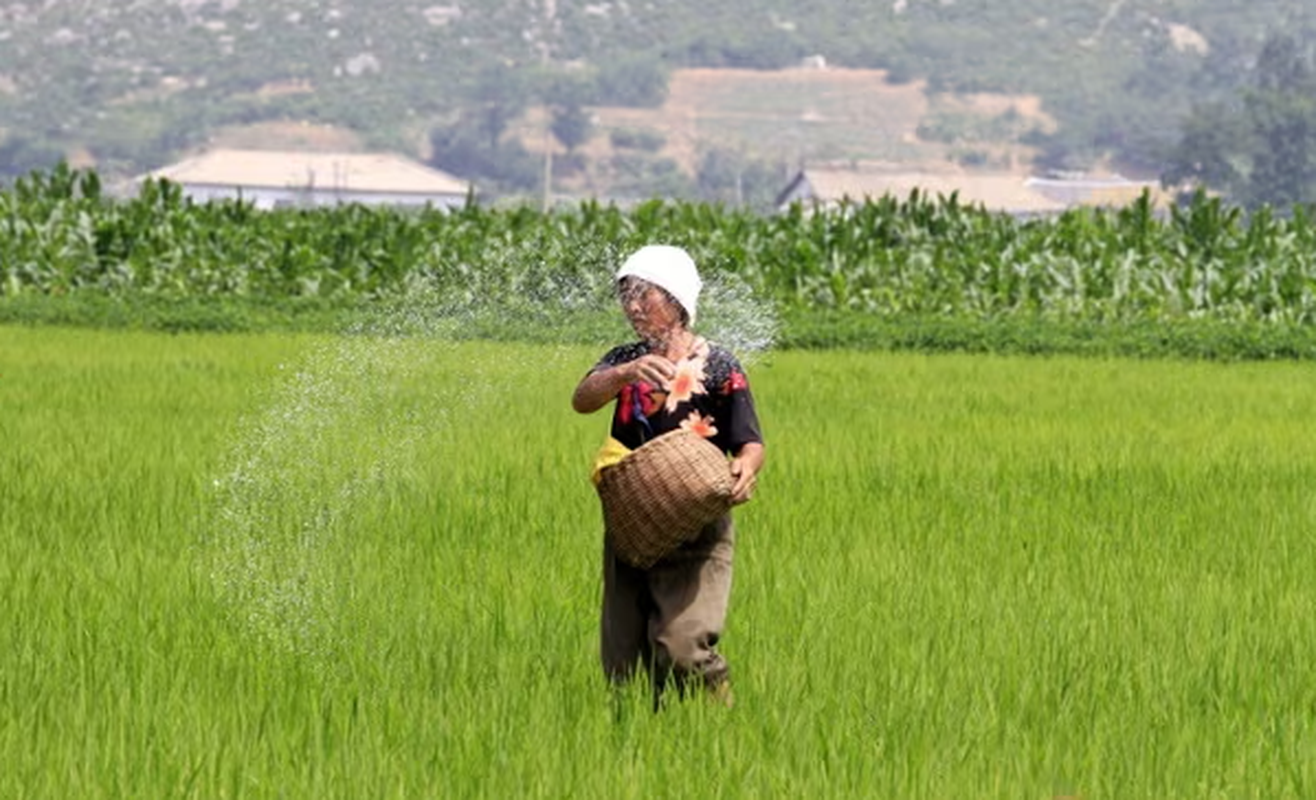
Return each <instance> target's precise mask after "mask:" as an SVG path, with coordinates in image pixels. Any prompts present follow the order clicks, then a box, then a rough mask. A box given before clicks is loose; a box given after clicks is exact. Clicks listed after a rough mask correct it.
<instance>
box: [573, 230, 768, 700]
mask: <svg viewBox="0 0 1316 800" xmlns="http://www.w3.org/2000/svg"><path fill="white" fill-rule="evenodd" d="M701 286H702V282H701V280H700V278H699V272H698V270H696V268H695V264H694V261H693V260H691V258H690V256H689V255H688V254H687V253H686V252H685V251H684V250H682V249H681V248H678V247H670V246H665V245H650V246H647V247H643V248H641V249H639V250H638V251H636V252H635V253H634V254H632V255H631V256H630V257H629V258H628V259H626V261H625V263H623V264H622V266H621V269H620V270H618V272H617V284H616V288H617V295H618V298H619V299H620V301H621V306H622V310H623V311H624V312H625V314H626V317H627V319H628V320H629V321H630V324H631V327H632V328H634V329H635V333H636V334H637V335H638V336H639V338H640V340H639V341H637V342H634V343H632V344H625V345H621V346H619V347H615V348H613V349H612V350H610V351H608V353H606V354H605V355H604V356H603V358H602V359H600V361H599V362H598V363H597V364H596V365H595V366H594V367H593V369H591V370H590V371H589V373H588V374H587V375H586V376H585V377H584V379H582V380H581V382H580V384H579V385H578V386H577V387H576V391H575V394H574V395H573V397H572V399H571V405H572V407H573V408H574V409H575V410H576V411H577V412H579V413H581V414H591V413H593V412H595V411H598V410H599V409H600V408H603V407H604V406H605V405H607V404H608V403H610V402H611V401H612V400H613V399H616V400H617V403H616V406H615V408H614V410H613V414H612V437H613V438H614V439H616V440H617V441H618V442H620V443H621V444H623V445H625V446H626V447H627V448H630V449H635V448H637V447H639V446H640V445H641V444H643V443H644V442H646V441H648V440H650V439H653V438H655V437H657V436H661V435H663V434H665V433H669V432H671V431H674V430H677V429H682V428H684V429H688V430H693V431H695V432H697V433H699V434H700V435H701V436H704V437H706V438H708V439H709V440H710V441H712V443H713V444H715V445H717V447H718V448H719V449H720V450H722V451H723V452H724V453H727V454H728V455H730V456H731V462H730V468H731V473H732V476H733V479H734V488H733V489H732V498H731V500H732V504H733V505H734V504H740V503H744V502H746V501H747V500H749V499H750V497H751V496H752V495H753V493H754V485H755V479H756V476H757V475H758V472H759V470H760V469H761V468H762V466H763V438H762V435H761V434H760V432H759V421H758V416H757V414H756V413H755V411H754V400H753V397H752V396H751V394H750V391H749V384H748V383H747V382H746V380H745V374H744V372H743V371H742V370H741V367H740V363H739V362H738V361H737V360H736V357H735V356H734V355H732V354H731V353H730V352H728V351H727V350H726V349H724V348H722V347H720V346H718V345H716V344H713V343H711V342H708V341H706V340H705V339H703V338H702V337H700V336H697V335H696V334H695V333H694V332H693V331H692V329H691V327H692V325H693V324H694V321H695V310H696V305H697V302H698V299H699V290H700V288H701ZM733 542H734V537H733V532H732V523H731V515H730V513H727V514H725V515H723V516H722V517H721V518H719V519H717V520H714V521H713V522H712V523H710V524H708V525H706V526H705V527H704V528H703V530H702V531H701V532H700V533H699V535H698V536H696V537H695V538H694V539H692V540H690V541H688V542H686V543H685V544H683V545H681V546H680V547H679V548H678V549H677V550H676V551H675V552H673V553H671V554H670V555H668V556H666V557H665V558H663V559H661V560H660V561H658V562H657V563H655V564H654V565H653V566H652V567H650V568H648V569H639V568H636V567H633V566H631V565H629V564H627V563H626V562H624V561H622V560H619V559H618V557H617V556H616V554H615V553H614V552H613V549H612V546H611V544H610V543H609V541H608V537H606V536H605V537H604V547H603V614H602V624H601V632H602V641H601V655H602V659H603V671H604V674H605V675H606V676H607V677H608V679H609V680H610V681H611V682H612V683H613V684H614V685H620V684H623V683H625V682H626V681H627V680H628V679H629V678H631V677H632V675H633V674H634V673H635V670H636V667H637V666H641V667H643V668H644V669H645V670H647V671H648V673H649V677H650V679H651V680H652V681H653V687H654V703H655V706H657V703H658V701H659V699H660V697H661V694H662V691H663V689H664V687H665V686H667V685H668V684H669V683H670V684H672V685H674V686H675V687H677V689H678V690H679V691H680V693H681V694H682V695H684V694H685V691H686V690H687V689H689V688H692V687H699V686H702V687H703V688H704V689H707V690H708V691H710V692H711V693H712V695H713V696H714V697H715V698H716V699H718V700H720V701H722V702H724V703H726V704H728V705H729V704H730V702H731V695H730V685H729V683H728V681H727V679H728V668H727V663H726V660H725V659H724V658H723V657H722V655H721V654H720V653H718V651H717V643H718V639H719V638H720V637H721V635H722V626H723V622H724V620H725V618H726V612H727V600H728V598H729V595H730V592H731V557H732V550H733Z"/></svg>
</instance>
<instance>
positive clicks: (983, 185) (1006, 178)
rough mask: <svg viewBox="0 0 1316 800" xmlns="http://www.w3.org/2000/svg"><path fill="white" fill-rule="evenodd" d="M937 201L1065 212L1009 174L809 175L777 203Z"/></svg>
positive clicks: (805, 173)
mask: <svg viewBox="0 0 1316 800" xmlns="http://www.w3.org/2000/svg"><path fill="white" fill-rule="evenodd" d="M915 189H918V190H919V192H920V193H923V194H927V195H929V196H932V197H936V196H937V195H944V196H946V197H949V196H950V195H951V194H954V193H956V192H958V194H959V202H960V203H961V204H962V205H972V206H978V205H981V206H983V207H984V208H986V209H987V210H988V211H1005V212H1009V213H1015V214H1021V213H1022V214H1043V213H1050V212H1059V211H1063V210H1064V209H1065V205H1064V204H1063V203H1060V202H1057V201H1055V200H1052V199H1050V198H1048V197H1046V196H1044V195H1042V194H1041V193H1039V192H1037V191H1034V190H1033V189H1032V188H1031V187H1029V186H1028V185H1027V183H1026V181H1025V179H1024V178H1022V177H1020V176H1018V175H1011V174H1006V173H971V172H946V173H929V172H898V171H887V170H863V169H858V170H854V169H850V170H841V169H814V168H810V169H805V170H802V171H801V172H800V173H799V174H798V175H797V176H796V177H795V179H794V180H792V181H791V184H790V185H789V186H788V187H787V188H786V189H785V190H784V191H783V192H782V193H781V195H780V196H779V197H778V205H783V204H785V203H790V202H792V201H794V200H805V199H809V200H814V201H817V202H823V203H836V202H840V201H842V200H843V199H847V198H848V199H850V200H853V201H855V202H862V201H863V200H865V199H866V198H872V199H876V198H879V197H884V196H886V195H891V196H892V197H895V198H896V199H900V200H903V199H905V198H907V197H909V195H910V194H911V193H912V192H913V191H914V190H915Z"/></svg>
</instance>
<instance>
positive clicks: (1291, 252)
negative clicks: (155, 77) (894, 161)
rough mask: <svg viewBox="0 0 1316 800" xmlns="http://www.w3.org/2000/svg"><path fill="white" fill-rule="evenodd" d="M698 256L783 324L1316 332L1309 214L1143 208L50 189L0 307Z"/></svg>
mask: <svg viewBox="0 0 1316 800" xmlns="http://www.w3.org/2000/svg"><path fill="white" fill-rule="evenodd" d="M656 241H663V242H670V243H674V244H678V245H682V246H684V247H686V248H687V249H689V250H690V251H691V253H692V254H693V255H694V256H695V258H696V260H697V261H698V262H699V263H700V265H701V267H702V268H704V269H705V270H708V271H710V272H711V273H713V274H730V275H734V276H735V277H736V278H737V279H738V280H741V281H743V282H744V283H745V284H747V285H748V286H749V287H751V288H752V290H753V291H755V292H756V293H758V294H759V295H761V296H763V297H765V298H771V300H772V301H773V302H775V303H776V304H777V305H778V306H779V307H781V308H784V309H813V310H818V309H822V310H831V311H837V312H841V313H844V314H847V315H848V314H857V315H859V316H862V317H872V318H893V317H898V316H901V315H920V316H925V317H926V316H936V317H955V318H967V319H1002V318H1028V319H1036V318H1044V319H1058V320H1078V321H1092V322H1139V321H1165V320H1198V319H1207V320H1215V321H1226V322H1236V321H1247V322H1254V323H1261V324H1268V323H1283V324H1289V325H1307V324H1309V323H1312V322H1313V321H1316V293H1314V292H1313V287H1314V286H1316V224H1314V223H1313V220H1312V218H1311V216H1310V211H1309V209H1305V208H1302V207H1297V208H1294V209H1293V210H1292V213H1291V214H1279V213H1275V212H1272V211H1270V210H1266V209H1263V210H1261V211H1259V212H1256V213H1253V214H1251V215H1248V214H1245V213H1244V212H1243V211H1242V210H1240V209H1238V208H1234V207H1231V206H1228V205H1226V204H1225V203H1223V202H1221V201H1220V200H1219V199H1216V198H1207V197H1201V196H1199V197H1197V198H1195V199H1194V200H1193V201H1192V202H1191V203H1190V204H1187V205H1185V206H1182V207H1176V208H1172V209H1170V210H1169V211H1168V212H1166V213H1163V214H1162V213H1158V212H1157V211H1156V209H1154V208H1153V207H1152V205H1151V204H1150V203H1149V202H1148V201H1147V200H1146V198H1144V199H1143V200H1142V201H1139V202H1135V203H1133V204H1132V205H1130V206H1128V207H1125V208H1120V209H1095V208H1084V209H1076V210H1071V211H1068V212H1066V213H1064V214H1062V215H1060V216H1058V217H1055V218H1047V219H1030V220H1019V219H1014V218H1011V217H1009V216H1005V215H1000V214H992V213H988V212H986V211H985V210H983V209H981V208H976V207H968V206H965V205H963V204H960V203H959V202H958V201H957V199H956V198H954V197H951V198H944V197H936V198H932V197H927V196H920V195H919V194H917V193H915V194H913V195H911V196H909V197H908V198H904V199H899V198H893V197H887V198H883V199H881V200H876V201H869V202H866V203H863V204H849V205H845V206H842V207H840V208H837V209H833V210H828V211H822V212H817V213H814V212H812V211H810V210H808V209H805V208H801V207H795V208H793V209H791V210H789V211H788V212H785V213H782V214H778V215H774V216H762V215H758V214H755V213H753V212H749V211H744V210H737V209H732V208H725V207H720V206H709V205H700V204H690V203H667V202H662V201H651V202H648V203H645V204H641V205H639V206H637V207H634V208H630V209H620V208H617V207H613V206H604V205H601V204H598V203H596V202H584V203H582V204H580V205H579V206H576V207H574V208H571V209H569V210H564V211H557V212H553V213H548V214H545V213H542V212H540V211H538V210H535V209H530V208H511V209H489V208H481V207H478V206H471V207H467V208H465V209H462V210H459V211H457V212H454V213H444V212H440V211H422V212H408V211H399V210H393V209H380V208H367V207H362V206H354V205H348V206H340V207H336V208H317V209H280V210H274V211H261V210H257V209H255V208H254V207H253V206H252V205H251V204H249V203H242V202H218V203H211V204H204V205H203V204H194V203H192V202H190V201H189V200H188V199H186V198H185V197H184V196H183V194H182V192H181V189H180V187H178V186H176V185H172V184H169V183H165V182H148V183H146V184H145V185H144V186H143V187H142V188H141V191H140V193H139V195H138V196H137V197H135V198H133V199H130V200H119V199H112V198H110V197H108V196H107V195H106V193H104V192H103V191H102V187H101V184H100V180H99V178H98V176H97V175H96V174H95V173H94V172H86V171H77V170H71V169H67V168H59V169H57V170H55V171H52V172H50V173H44V174H42V173H34V174H32V175H30V176H28V177H27V178H24V179H20V180H19V181H18V182H17V183H16V184H15V185H14V186H13V187H12V189H10V190H7V191H5V192H3V193H0V253H3V260H2V261H0V298H3V297H19V296H25V295H27V296H32V295H44V296H61V295H66V294H74V293H86V292H95V293H101V294H105V295H110V296H152V297H162V298H208V297H264V298H322V299H337V300H377V299H383V298H389V297H398V296H406V295H407V294H408V293H409V292H411V291H413V290H414V289H415V288H416V287H417V286H420V285H424V286H426V287H427V288H428V289H429V290H432V291H435V292H437V293H438V294H439V295H441V296H443V297H446V298H447V299H448V300H450V301H451V302H454V303H461V302H464V301H469V300H472V299H475V298H480V297H485V298H487V297H493V296H499V297H505V298H523V299H524V298H536V299H543V298H550V297H551V298H566V299H568V300H578V301H580V302H594V301H596V300H598V299H599V298H601V297H603V296H606V294H607V291H608V280H607V278H608V276H609V275H610V268H611V265H613V264H615V262H616V260H617V259H618V258H619V257H620V255H622V254H624V252H625V251H628V250H630V249H632V248H634V247H637V246H639V245H641V244H644V243H649V242H656Z"/></svg>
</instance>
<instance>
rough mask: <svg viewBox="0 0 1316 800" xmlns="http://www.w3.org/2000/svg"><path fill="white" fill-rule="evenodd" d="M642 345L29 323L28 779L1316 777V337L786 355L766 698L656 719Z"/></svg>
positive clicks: (12, 792)
mask: <svg viewBox="0 0 1316 800" xmlns="http://www.w3.org/2000/svg"><path fill="white" fill-rule="evenodd" d="M600 352H601V351H600V350H599V349H598V348H597V347H570V348H568V347H556V346H548V345H545V346H529V345H506V344H504V345H498V344H490V343H478V342H454V341H445V340H443V339H440V338H434V337H411V338H388V337H381V336H372V335H360V336H356V337H343V338H336V337H292V336H235V335H230V336H209V335H163V334H144V333H129V332H119V333H111V332H91V331H70V330H61V329H54V328H41V329H29V328H0V608H3V609H4V615H3V623H0V764H3V765H4V768H3V769H0V796H4V797H52V798H53V797H88V796H90V797H96V796H133V797H163V796H184V797H193V796H195V797H317V798H320V797H361V796H371V797H416V796H429V797H463V796H516V797H553V798H556V797H564V796H571V797H599V798H618V797H621V798H626V797H636V798H638V797H678V796H679V797H689V796H691V795H698V796H716V797H740V796H743V797H785V796H804V797H813V796H817V797H855V796H866V797H968V796H972V797H1003V798H1018V797H1039V798H1049V797H1054V796H1063V795H1068V796H1081V797H1093V798H1096V797H1186V796H1187V797H1204V796H1229V797H1233V796H1246V797H1267V798H1269V797H1304V796H1310V794H1311V793H1312V791H1313V787H1314V786H1316V730H1314V728H1316V714H1313V709H1314V708H1316V676H1314V675H1313V673H1312V670H1311V669H1310V665H1311V664H1312V663H1316V613H1313V612H1316V583H1314V582H1313V581H1312V580H1311V576H1312V575H1313V574H1316V552H1314V550H1313V546H1312V544H1311V530H1312V520H1313V519H1314V518H1316V500H1313V499H1312V498H1313V497H1314V496H1316V495H1313V493H1312V491H1311V487H1312V486H1314V485H1316V438H1313V437H1312V436H1310V435H1309V430H1308V428H1309V427H1310V424H1311V423H1310V420H1312V419H1313V418H1316V391H1313V389H1316V368H1313V367H1312V366H1310V365H1306V364H1295V363H1249V364H1218V363H1197V362H1167V361H1114V360H1097V359H1088V360H1081V359H1062V358H1053V359H1028V358H1000V357H988V356H981V357H972V356H921V355H893V354H881V353H868V354H858V353H847V352H827V353H796V352H787V353H781V352H778V353H773V352H767V353H765V354H763V355H761V356H760V357H759V358H757V359H756V360H754V362H753V363H752V364H751V366H750V369H749V379H750V384H751V387H752V389H753V390H754V391H755V393H756V399H757V401H758V405H759V411H760V414H761V417H762V420H763V424H764V430H765V433H766V435H767V437H768V454H769V462H768V469H767V471H766V472H765V474H764V475H763V479H762V482H761V484H760V491H759V493H758V496H757V499H756V500H755V501H754V502H753V503H751V504H750V505H748V506H745V507H744V508H742V509H740V510H738V512H737V520H738V525H739V531H738V548H739V549H738V552H737V566H736V570H737V572H736V583H735V589H734V591H733V599H732V603H733V605H732V611H731V615H730V624H729V628H728V630H727V632H726V636H725V638H724V641H723V643H722V647H723V649H724V651H725V652H726V654H727V656H728V658H729V660H730V662H731V664H732V668H733V674H734V681H735V699H736V702H735V706H734V707H733V708H731V709H726V708H723V707H720V706H718V705H715V704H710V703H704V702H687V703H684V704H675V705H673V706H671V707H669V708H668V709H666V710H665V711H664V712H663V713H661V714H657V715H654V714H652V713H650V711H649V710H648V699H647V697H646V696H645V692H644V690H643V687H634V688H632V689H631V690H630V691H625V692H622V693H620V694H619V695H617V696H616V697H614V696H612V695H611V694H610V693H609V691H608V690H607V689H606V688H605V687H604V685H603V681H602V678H601V676H600V674H599V668H598V664H597V641H596V637H597V625H598V623H597V617H596V615H597V603H598V598H599V575H598V571H599V561H600V540H599V536H600V531H599V520H600V512H599V508H598V505H597V500H596V498H595V496H594V494H593V488H592V487H591V485H590V483H589V479H588V472H589V465H590V459H591V457H592V455H593V453H594V450H595V449H596V448H597V446H598V445H599V444H600V443H601V442H602V440H603V437H604V435H605V432H606V427H607V418H606V415H605V414H598V415H594V416H592V417H581V416H577V415H574V414H573V413H572V412H571V410H570V403H569V398H570V393H571V389H572V388H573V386H574V385H575V383H576V381H577V380H578V379H579V377H580V376H581V375H582V374H583V372H584V371H585V370H586V369H588V367H589V366H590V365H591V364H592V363H593V362H594V360H595V359H596V358H597V357H598V355H599V354H600Z"/></svg>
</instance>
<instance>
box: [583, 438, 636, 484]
mask: <svg viewBox="0 0 1316 800" xmlns="http://www.w3.org/2000/svg"><path fill="white" fill-rule="evenodd" d="M630 454H631V449H630V448H629V447H627V446H626V445H624V444H622V443H621V442H619V441H617V440H616V439H614V438H612V437H611V436H609V437H608V441H606V442H604V443H603V446H602V447H600V448H599V452H597V453H595V454H594V470H593V471H592V472H590V475H589V479H590V480H591V481H593V482H594V485H595V486H598V485H599V481H600V480H602V478H603V470H605V469H607V468H608V467H611V466H612V465H613V464H616V463H617V462H619V461H621V460H622V459H624V458H626V456H628V455H630Z"/></svg>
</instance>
